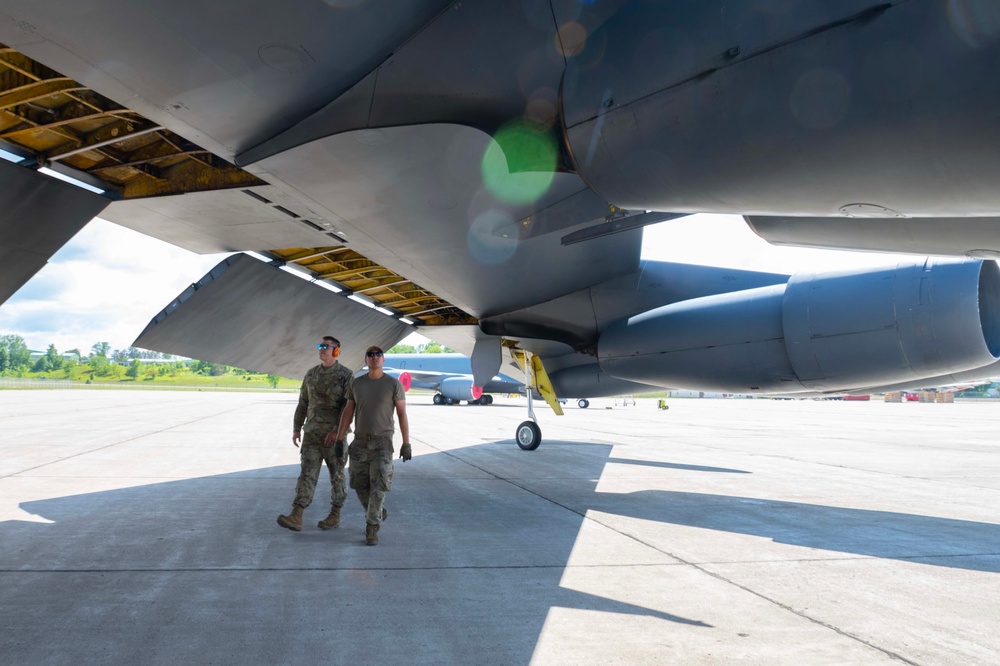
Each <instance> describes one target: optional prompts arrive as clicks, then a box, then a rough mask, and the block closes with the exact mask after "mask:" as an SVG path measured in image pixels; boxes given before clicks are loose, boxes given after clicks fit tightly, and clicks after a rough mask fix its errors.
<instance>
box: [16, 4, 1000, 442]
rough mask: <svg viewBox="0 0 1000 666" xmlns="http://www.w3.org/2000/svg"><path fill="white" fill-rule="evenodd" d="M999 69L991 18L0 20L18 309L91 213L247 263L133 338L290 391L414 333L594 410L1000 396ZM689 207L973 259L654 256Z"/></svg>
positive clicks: (661, 11)
mask: <svg viewBox="0 0 1000 666" xmlns="http://www.w3.org/2000/svg"><path fill="white" fill-rule="evenodd" d="M236 17H239V18H238V20H236ZM998 56H1000V9H998V8H997V6H996V4H995V3H993V2H991V1H990V0H956V1H954V2H940V1H939V0H897V1H883V2H875V1H872V0H844V1H842V2H836V3H832V2H828V1H827V0H798V1H794V2H784V3H773V2H763V1H762V2H742V3H733V2H731V1H725V0H706V1H704V2H697V3H674V2H625V1H623V0H622V1H618V2H600V3H581V2H578V1H576V0H551V1H550V2H544V1H541V0H538V1H534V2H520V1H517V2H495V1H493V0H463V1H462V2H444V1H442V0H409V1H402V0H400V1H398V2H394V3H392V8H391V10H389V9H387V6H386V5H385V3H379V2H375V1H374V0H369V1H367V2H352V3H336V2H327V1H324V0H302V1H301V2H297V3H294V6H290V5H285V4H282V3H270V2H264V1H263V0H252V1H249V2H248V1H241V2H235V1H232V0H229V1H220V2H213V3H195V2H192V1H190V0H180V1H177V2H170V3H162V2H153V1H152V0H145V1H136V2H129V3H121V2H118V1H115V0H92V1H90V2H85V3H81V2H71V1H69V0H65V1H59V2H45V3H22V2H14V1H13V0H0V149H3V151H4V153H6V154H8V155H10V158H9V161H6V162H0V193H2V194H0V204H2V210H0V259H2V261H3V264H2V266H3V269H2V271H0V299H6V298H8V297H9V296H10V295H11V294H13V293H14V291H16V290H17V289H18V288H19V287H20V286H21V285H22V284H24V282H25V281H26V280H27V279H28V278H30V276H31V275H32V274H33V273H34V272H35V271H37V270H38V269H39V268H40V267H41V266H42V265H44V261H45V260H46V258H47V257H48V256H51V254H52V253H53V252H55V250H56V249H58V247H59V246H60V245H61V244H62V243H63V242H65V241H66V240H67V239H68V238H69V237H71V236H72V234H73V233H75V231H76V230H78V229H79V228H80V227H81V226H82V225H83V224H85V223H86V221H87V220H89V219H90V218H91V217H93V216H94V215H96V214H100V215H101V216H102V217H105V218H107V219H110V220H112V221H114V222H117V223H119V224H122V225H124V226H127V227H130V228H132V229H136V230H138V231H141V232H143V233H146V234H149V235H151V236H154V237H157V238H160V239H162V240H166V241H168V242H171V243H173V244H175V245H178V246H180V247H184V248H187V249H189V250H191V251H194V252H201V253H209V252H236V253H241V254H235V255H233V256H231V257H229V258H228V259H227V260H226V261H224V262H223V263H222V264H220V266H219V267H218V268H217V269H215V270H213V271H212V273H210V274H209V275H207V276H205V278H203V279H202V280H200V281H199V282H197V283H196V284H195V285H192V288H191V289H189V290H187V291H185V293H184V294H181V295H180V296H179V297H178V299H176V300H175V301H174V302H173V303H171V304H169V305H168V306H167V307H166V308H165V309H164V311H163V312H161V313H160V314H159V315H157V316H156V317H155V318H154V319H153V321H152V322H151V324H150V326H149V327H148V328H147V329H146V331H144V332H143V333H142V334H140V336H139V337H138V339H137V341H136V344H137V345H139V346H143V347H147V348H150V349H156V350H160V351H165V352H171V353H176V354H182V355H186V356H192V357H197V358H203V359H205V360H211V361H216V362H221V363H226V364H229V365H235V366H240V367H246V368H250V369H255V370H260V371H267V372H271V373H274V374H280V375H287V376H296V377H297V376H301V374H302V373H303V372H304V371H305V369H306V367H308V364H309V362H310V359H309V358H308V357H307V355H304V354H301V353H299V352H300V350H302V349H305V348H307V346H308V344H309V343H310V342H311V341H312V340H313V338H315V336H316V335H323V334H327V333H330V332H332V333H333V334H335V335H338V337H340V338H341V339H342V341H343V342H344V355H343V356H342V360H344V361H345V362H346V363H347V364H348V365H349V366H352V367H360V366H361V365H362V363H363V361H362V352H363V350H364V349H365V347H366V346H367V345H369V344H379V345H380V346H382V347H384V348H388V347H389V346H391V345H392V344H394V343H395V342H396V341H398V340H400V339H402V338H403V337H405V336H406V335H407V334H409V333H410V332H413V331H415V330H419V331H420V332H421V333H423V334H424V335H427V336H428V337H431V338H432V339H435V340H438V341H440V342H443V343H444V344H447V345H448V346H450V347H452V348H454V349H457V350H459V351H462V352H464V353H466V354H469V355H471V356H472V358H473V374H474V377H475V380H476V383H477V384H480V385H481V384H482V382H484V381H485V380H486V379H488V378H490V377H493V376H494V375H495V374H497V372H498V370H500V369H501V367H505V368H506V367H509V366H516V365H519V366H520V367H522V368H523V367H526V366H527V367H533V366H532V365H531V364H532V361H531V360H530V358H531V357H532V356H534V357H537V358H538V359H540V362H541V364H542V368H541V372H534V373H532V374H533V375H538V377H537V379H538V380H539V381H541V382H542V384H548V385H550V386H551V389H552V391H553V392H554V394H555V395H568V396H573V397H579V398H588V397H596V396H601V395H615V394H619V393H634V392H637V391H640V390H643V389H647V390H648V388H649V387H664V386H668V387H675V388H691V389H700V390H710V391H723V392H734V393H762V394H785V395H788V394H798V395H806V394H814V393H830V392H850V391H864V392H868V391H872V390H876V389H877V388H878V387H882V386H894V387H901V386H914V387H918V386H921V385H927V384H938V383H947V381H948V380H950V379H954V380H955V381H962V380H964V379H967V378H969V377H970V376H973V375H985V376H988V375H990V374H994V372H995V368H996V367H997V366H996V364H997V361H998V358H1000V323H998V322H1000V314H998V312H1000V304H998V302H1000V277H998V269H997V266H996V264H995V262H994V261H992V259H993V258H994V257H997V256H1000V188H997V187H996V183H997V182H1000V150H998V146H1000V122H998V111H997V109H1000V78H998V77H996V76H995V63H996V62H998ZM47 169H48V170H52V171H57V172H59V173H61V174H64V175H70V176H72V177H74V178H76V179H78V180H79V181H82V182H84V183H86V184H88V185H90V186H91V187H92V188H96V189H97V190H99V192H98V193H93V192H83V191H82V190H79V189H78V188H75V187H74V186H73V185H68V184H66V183H62V182H59V181H54V180H52V178H51V177H50V176H49V175H47V173H46V170H47ZM698 212H715V213H737V214H741V215H744V216H745V217H746V220H747V222H748V224H749V225H750V226H751V228H753V229H754V230H755V231H756V232H757V233H758V234H759V235H761V236H762V237H764V238H765V239H767V240H770V241H772V242H774V243H779V244H790V245H802V246H812V247H837V248H845V249H861V250H880V251H891V252H906V253H911V254H912V253H919V254H934V255H947V256H950V257H952V258H951V259H946V258H936V259H934V260H928V261H926V262H911V261H909V260H905V261H902V262H900V263H899V264H898V265H897V266H894V267H889V268H886V269H885V270H877V271H867V272H865V271H861V272H853V273H849V274H829V275H794V276H786V275H780V274H776V273H754V272H749V271H738V270H732V269H720V268H707V267H702V266H693V265H683V264H667V263H658V262H640V259H639V253H640V246H641V237H642V228H643V227H644V226H646V225H649V224H653V223H657V222H663V221H669V220H671V219H674V218H677V217H681V216H684V215H689V214H692V213H698ZM245 252H253V253H255V255H256V256H251V255H247V254H242V253H245ZM282 269H284V270H282ZM289 269H290V270H291V271H292V272H298V273H300V274H301V275H304V276H305V277H306V278H307V279H306V280H299V279H298V278H296V277H294V276H290V275H288V274H287V272H288V270H289ZM192 277H193V278H194V277H196V276H192ZM310 280H311V281H313V282H316V283H319V284H311V283H310ZM331 288H332V290H331ZM348 296H353V297H354V300H350V299H348V298H347V297H348ZM358 301H360V302H358ZM542 393H543V395H545V391H544V390H543V391H542ZM529 443H530V442H529ZM536 445H537V444H536Z"/></svg>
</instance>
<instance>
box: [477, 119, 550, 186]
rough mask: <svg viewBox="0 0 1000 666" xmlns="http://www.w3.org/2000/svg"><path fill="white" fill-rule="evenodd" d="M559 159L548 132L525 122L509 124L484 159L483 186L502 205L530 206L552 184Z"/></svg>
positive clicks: (496, 138)
mask: <svg viewBox="0 0 1000 666" xmlns="http://www.w3.org/2000/svg"><path fill="white" fill-rule="evenodd" d="M557 155H558V150H557V148H556V142H555V139H554V138H553V137H552V135H551V134H549V133H548V132H545V131H544V130H542V129H541V128H539V127H536V126H534V125H529V124H527V123H524V122H523V121H517V122H514V123H508V124H507V125H505V126H503V127H502V128H500V131H498V132H497V133H496V135H495V136H494V137H493V141H492V142H491V143H490V146H489V148H487V149H486V154H484V155H483V160H482V174H483V183H484V184H485V185H486V187H487V188H488V189H489V191H490V193H491V194H493V196H495V197H496V198H497V199H498V200H500V201H503V202H505V203H529V202H531V201H534V200H536V199H537V198H538V197H540V196H541V195H543V194H545V192H546V191H547V190H548V189H549V186H550V185H551V184H552V178H553V177H554V175H555V168H556V158H557Z"/></svg>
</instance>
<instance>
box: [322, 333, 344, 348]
mask: <svg viewBox="0 0 1000 666" xmlns="http://www.w3.org/2000/svg"><path fill="white" fill-rule="evenodd" d="M323 339H324V340H329V341H330V342H332V343H333V346H334V347H339V346H340V340H338V339H337V338H335V337H333V336H332V335H324V336H323Z"/></svg>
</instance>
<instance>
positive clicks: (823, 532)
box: [0, 390, 1000, 666]
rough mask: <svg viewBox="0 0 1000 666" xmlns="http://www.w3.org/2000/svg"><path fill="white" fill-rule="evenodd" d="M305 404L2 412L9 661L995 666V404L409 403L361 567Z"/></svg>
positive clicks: (1, 395) (0, 570)
mask: <svg viewBox="0 0 1000 666" xmlns="http://www.w3.org/2000/svg"><path fill="white" fill-rule="evenodd" d="M295 398H296V396H294V395H291V394H266V393H208V392H170V391H100V390H58V391H0V663H3V664H4V665H5V666H14V665H20V664H25V665H29V664H30V665H32V666H35V665H39V664H71V663H72V664H313V663H333V664H364V663H383V664H439V663H457V664H470V663H476V664H528V663H537V664H581V663H588V664H732V663H741V664H762V665H764V664H766V665H768V666H780V665H784V664H788V665H795V666H800V665H802V664H809V665H813V664H838V665H840V664H963V665H969V664H997V663H1000V605H998V601H997V600H998V599H1000V521H998V507H1000V444H998V442H997V437H996V433H997V432H998V431H1000V403H997V402H990V403H977V404H970V403H960V404H954V405H942V404H916V403H909V404H907V403H903V404H884V403H877V402H872V403H861V402H814V401H769V400H697V399H688V400H680V399H678V400H672V401H669V404H670V409H669V410H666V411H661V410H658V409H656V405H655V401H654V400H640V401H639V403H638V404H637V405H635V406H622V405H616V404H615V401H614V400H611V399H607V400H594V401H592V406H591V407H590V408H589V409H586V410H581V409H578V408H577V407H576V406H575V405H574V404H573V403H570V404H569V405H568V406H567V408H566V415H565V416H562V417H556V416H554V415H553V414H552V413H551V411H550V410H548V408H547V407H544V406H538V407H536V410H537V413H538V416H539V419H540V425H541V427H542V432H543V437H544V440H543V442H542V445H541V447H540V448H539V449H538V450H536V451H534V452H525V451H521V450H519V449H518V448H517V446H516V445H515V444H514V442H513V433H514V428H515V426H516V425H517V424H518V423H519V422H520V421H522V420H524V418H525V416H526V410H525V404H526V403H525V401H523V400H508V399H498V400H497V404H495V405H493V406H490V407H469V406H465V405H461V406H452V407H446V406H434V405H433V404H431V401H430V397H429V396H410V398H409V406H408V411H409V415H410V422H411V432H412V441H413V449H414V458H413V460H412V461H410V462H407V463H405V464H404V463H402V462H400V461H397V463H396V472H395V480H394V484H393V489H392V492H390V493H389V496H388V501H387V506H388V508H389V511H390V516H389V519H388V520H387V521H386V523H385V524H384V525H383V528H382V530H381V532H380V538H381V541H380V543H379V545H378V546H376V547H368V546H365V545H364V517H363V513H362V509H361V506H360V505H359V503H358V501H357V500H356V498H354V497H353V495H352V497H351V498H350V499H349V501H348V504H347V506H346V508H345V510H344V517H343V524H342V526H341V527H340V528H339V529H337V530H333V531H329V532H325V531H322V530H319V529H317V528H316V522H317V521H318V520H319V519H320V518H322V517H323V516H325V514H326V511H327V509H328V494H327V493H328V487H329V486H328V482H327V480H326V477H325V473H324V476H323V477H322V478H321V481H320V484H319V490H318V491H317V497H316V500H315V501H314V502H313V504H312V506H311V507H309V509H308V510H307V511H306V514H305V516H306V526H305V528H304V529H303V531H302V532H301V533H293V532H291V531H288V530H284V529H281V528H280V527H279V526H278V525H277V524H276V522H275V519H276V517H277V516H278V514H279V513H286V512H287V511H288V510H289V509H290V506H291V500H292V497H293V490H294V486H295V480H296V477H297V475H298V452H297V451H296V449H295V448H294V447H293V446H292V444H291V423H292V413H293V411H294V407H295ZM398 443H399V441H398V435H397V447H398Z"/></svg>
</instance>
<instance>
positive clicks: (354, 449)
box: [350, 435, 393, 525]
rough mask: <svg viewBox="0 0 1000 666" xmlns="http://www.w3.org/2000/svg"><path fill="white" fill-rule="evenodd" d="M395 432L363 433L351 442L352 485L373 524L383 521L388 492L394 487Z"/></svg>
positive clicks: (370, 522) (366, 519)
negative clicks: (393, 439) (380, 434)
mask: <svg viewBox="0 0 1000 666" xmlns="http://www.w3.org/2000/svg"><path fill="white" fill-rule="evenodd" d="M392 454H393V450H392V436H391V435H383V436H374V435H361V436H359V437H355V438H354V441H353V442H351V448H350V457H351V488H354V491H355V492H356V493H357V494H358V499H359V500H361V505H362V506H363V507H365V521H366V522H367V523H368V524H369V525H378V524H380V523H381V522H382V505H383V504H384V503H385V494H386V493H387V492H389V491H390V490H391V489H392Z"/></svg>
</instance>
